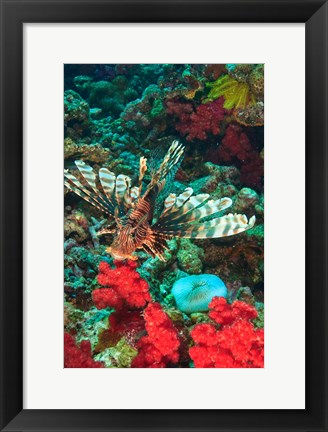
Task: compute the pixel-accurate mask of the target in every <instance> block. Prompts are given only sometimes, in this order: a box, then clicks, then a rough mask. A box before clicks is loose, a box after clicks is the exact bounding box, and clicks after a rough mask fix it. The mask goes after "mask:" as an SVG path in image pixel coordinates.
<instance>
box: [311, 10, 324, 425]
mask: <svg viewBox="0 0 328 432" xmlns="http://www.w3.org/2000/svg"><path fill="white" fill-rule="evenodd" d="M313 65H315V67H314V66H313ZM327 77H328V3H327V2H326V3H325V4H324V5H323V6H321V8H320V9H319V10H318V11H317V12H316V13H315V14H314V15H313V16H312V17H311V18H310V19H309V21H308V22H307V25H306V143H307V145H306V172H307V173H309V172H311V179H309V178H307V180H306V211H307V215H310V214H311V219H310V220H309V218H308V219H307V226H306V255H307V269H306V287H307V289H306V321H307V324H308V323H309V322H311V334H310V332H309V331H308V326H307V331H306V390H307V392H306V409H307V410H308V411H309V412H310V414H311V416H314V417H315V419H313V420H314V421H315V422H316V426H317V428H318V430H320V431H321V430H322V431H326V430H328V410H327V406H328V398H327V391H328V374H327V361H328V340H327V335H328V316H327V313H328V302H327V298H328V296H327V280H328V278H327V267H328V260H327V245H328V236H327V227H328V143H327V122H328V92H327ZM316 144H318V148H317V150H316V152H314V151H313V150H312V151H311V148H310V146H311V145H316ZM321 200H322V202H321ZM310 287H311V289H314V290H315V288H316V287H319V289H318V290H316V292H315V294H313V293H311V292H310V289H309V288H310ZM310 297H311V299H310ZM318 370H319V371H323V376H320V375H319V374H318ZM312 427H314V424H312Z"/></svg>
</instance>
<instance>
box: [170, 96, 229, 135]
mask: <svg viewBox="0 0 328 432" xmlns="http://www.w3.org/2000/svg"><path fill="white" fill-rule="evenodd" d="M223 103H224V99H223V98H219V99H216V100H215V101H213V102H209V103H206V104H201V105H199V106H197V108H196V110H194V109H193V105H192V104H191V103H190V102H188V103H184V102H180V101H174V100H172V101H168V102H167V113H168V114H173V115H174V116H175V117H177V118H178V122H177V124H176V129H177V131H178V132H180V134H181V135H182V136H186V140H187V141H192V140H193V139H195V138H197V139H199V140H206V139H207V137H208V134H212V135H218V134H219V133H220V123H221V121H222V120H223V119H224V117H225V114H226V112H227V111H226V110H225V109H224V108H223Z"/></svg>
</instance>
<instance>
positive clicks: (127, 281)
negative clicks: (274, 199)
mask: <svg viewBox="0 0 328 432" xmlns="http://www.w3.org/2000/svg"><path fill="white" fill-rule="evenodd" d="M64 71H65V73H64V89H65V91H64V165H65V169H68V170H69V171H70V172H72V173H73V175H76V177H77V178H78V180H79V181H81V182H82V183H83V185H86V184H87V180H86V179H85V178H82V177H83V176H81V175H80V174H79V171H78V170H77V169H76V166H75V164H74V162H75V161H76V160H81V161H83V162H85V163H86V164H87V165H89V166H90V167H91V168H92V169H93V170H94V171H95V172H96V173H98V172H99V169H100V168H101V167H104V168H106V169H107V170H109V171H111V172H112V173H114V174H115V176H117V175H118V174H123V175H126V176H129V177H130V179H131V188H132V187H133V186H136V185H138V177H139V174H140V173H139V161H140V157H145V158H147V165H148V169H147V171H146V172H145V174H144V178H143V180H142V182H141V190H142V192H144V191H145V190H146V188H147V185H148V184H149V182H150V178H151V172H152V170H153V166H152V165H151V163H150V161H151V160H152V158H153V155H154V154H155V155H156V154H158V155H163V154H165V152H166V150H167V148H168V145H169V143H172V141H173V140H175V139H178V140H179V141H180V143H181V145H183V146H184V147H185V149H184V159H183V161H182V163H181V165H180V166H179V168H178V170H177V172H176V175H175V180H174V181H173V180H172V179H171V180H170V187H169V188H168V191H167V192H168V193H167V195H169V194H172V196H174V195H175V196H176V197H178V196H179V195H181V194H183V193H184V191H185V190H186V188H192V189H193V195H192V196H193V197H194V198H195V196H197V195H202V196H203V197H205V195H204V194H208V195H210V198H207V199H208V200H209V201H210V200H211V199H213V200H214V201H215V200H220V199H221V198H223V197H226V198H228V199H229V202H230V203H231V213H232V214H234V213H237V214H241V215H245V216H246V217H247V218H251V217H252V216H253V215H255V216H256V223H255V225H254V226H253V227H252V228H251V229H250V230H248V231H246V232H244V233H241V234H238V236H232V237H229V236H228V237H222V238H213V239H212V238H205V239H202V238H200V237H201V233H200V234H199V237H198V238H172V239H170V240H168V241H167V247H168V249H167V250H165V251H164V252H163V258H164V261H161V260H160V259H159V258H157V257H155V258H153V257H151V256H149V254H147V253H146V252H145V251H144V250H141V249H137V250H136V252H135V254H134V256H133V258H134V259H135V261H130V260H128V261H124V262H122V261H119V262H116V261H115V262H114V261H113V258H112V257H111V256H110V254H109V253H108V246H109V245H112V244H113V241H114V238H115V236H114V235H113V233H112V232H107V233H105V234H103V235H98V232H99V231H102V230H105V228H106V227H107V226H108V223H109V219H108V217H107V215H106V214H104V213H103V212H102V211H100V210H99V208H95V207H93V206H90V205H89V204H88V203H86V202H84V201H83V199H82V198H81V197H79V196H77V195H76V194H75V193H73V192H72V191H71V190H69V189H68V188H66V187H65V189H64V194H65V195H64V197H65V207H64V209H65V213H64V294H65V296H64V302H65V303H64V331H65V336H64V338H65V339H64V341H65V356H64V357H65V358H64V366H65V367H68V368H69V367H74V368H75V367H87V368H88V367H91V368H96V367H97V368H98V367H101V368H103V367H106V368H131V367H134V368H148V367H150V368H154V367H155V368H156V367H161V368H164V367H169V368H170V367H174V368H189V367H197V368H198V367H263V366H264V360H263V351H264V347H263V345H264V337H263V328H264V308H265V306H264V193H263V192H264V129H263V124H264V66H263V65H260V64H248V65H247V64H245V65H242V64H205V65H201V64H198V65H193V64H85V65H72V64H66V65H65V66H64ZM76 173H77V174H76ZM96 187H97V188H100V190H101V187H102V186H101V184H100V182H99V179H98V178H97V179H96ZM165 193H166V191H165ZM107 198H108V197H107ZM107 198H106V197H105V200H106V199H107ZM194 198H193V199H194ZM204 203H205V205H204V207H203V208H202V213H204V214H205V213H206V211H207V210H208V209H209V208H211V205H212V204H211V203H210V205H209V206H207V205H206V201H204ZM205 208H206V209H207V210H206V211H205ZM189 210H190V209H189ZM199 210H200V208H198V209H197V208H195V209H194V210H193V212H194V214H195V215H196V214H197V212H198V214H199ZM184 211H188V206H186V207H185V208H184V210H183V212H184ZM226 213H227V212H224V213H223V212H220V211H219V212H217V213H216V214H213V215H212V214H210V215H208V216H206V217H204V220H203V221H204V222H208V221H210V220H211V219H213V218H214V217H215V218H216V217H222V216H224V215H225V214H226ZM187 214H188V213H187ZM115 217H116V220H117V214H116V215H115V214H114V216H113V220H115ZM232 217H233V216H232ZM184 218H185V220H186V217H185V216H184ZM182 220H183V218H182ZM194 223H196V221H195V222H194ZM203 234H204V233H203ZM211 277H214V278H218V279H219V280H220V281H221V279H222V280H223V281H224V283H223V282H222V281H221V283H222V285H220V284H219V283H218V284H217V285H216V288H213V287H214V286H215V284H214V285H213V286H211V287H209V285H208V283H207V282H206V283H203V285H202V286H200V287H199V292H200V294H201V295H200V297H197V296H196V297H197V298H195V299H194V298H193V294H195V292H193V290H191V292H190V293H189V292H188V293H187V294H188V296H187V298H184V300H183V301H185V304H187V303H188V305H189V306H190V304H193V303H192V302H193V300H196V303H195V304H196V306H195V305H194V306H195V307H191V308H190V307H189V306H188V305H187V306H183V305H182V303H183V301H181V302H180V301H179V299H178V296H177V295H175V294H176V289H175V288H176V287H179V286H186V285H188V284H189V287H190V283H189V282H188V281H190V280H192V279H194V278H196V279H197V278H199V279H200V280H202V281H203V282H204V281H210V278H211ZM189 278H191V279H189ZM218 279H215V280H216V281H217V280H218ZM187 282H188V283H187ZM174 287H175V288H174ZM218 290H221V291H218ZM182 291H184V290H182ZM204 293H205V294H206V295H205V294H204ZM177 299H178V300H177ZM204 304H205V306H204Z"/></svg>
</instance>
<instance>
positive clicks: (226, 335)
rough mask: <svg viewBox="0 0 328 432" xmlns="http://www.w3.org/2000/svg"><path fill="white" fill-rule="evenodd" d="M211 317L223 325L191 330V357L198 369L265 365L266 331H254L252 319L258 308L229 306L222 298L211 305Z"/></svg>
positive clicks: (198, 326) (247, 305) (208, 325)
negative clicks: (192, 341) (192, 343)
mask: <svg viewBox="0 0 328 432" xmlns="http://www.w3.org/2000/svg"><path fill="white" fill-rule="evenodd" d="M209 308H210V309H211V310H210V312H209V316H210V318H212V319H213V320H214V321H215V322H216V323H218V324H220V325H221V327H220V328H219V329H217V328H216V326H215V325H214V324H210V323H207V324H198V325H196V326H195V327H194V328H193V330H192V331H191V336H192V338H193V340H194V342H195V345H194V346H193V347H191V348H190V349H189V354H190V357H191V358H192V360H193V361H194V364H195V367H198V368H211V367H216V368H262V367H263V366H264V331H263V330H262V329H261V330H259V329H255V328H254V325H253V323H252V322H250V320H252V319H254V318H256V317H257V312H256V309H255V308H254V307H253V306H251V305H249V304H247V303H245V302H242V301H239V300H237V301H235V302H234V303H233V304H232V305H229V304H228V303H227V302H226V300H225V299H224V298H223V297H215V298H214V299H213V300H212V301H211V303H210V304H209Z"/></svg>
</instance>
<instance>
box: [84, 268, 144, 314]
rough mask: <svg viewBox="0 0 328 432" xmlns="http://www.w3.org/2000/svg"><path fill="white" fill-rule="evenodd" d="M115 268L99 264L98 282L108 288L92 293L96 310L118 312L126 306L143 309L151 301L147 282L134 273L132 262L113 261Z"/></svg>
mask: <svg viewBox="0 0 328 432" xmlns="http://www.w3.org/2000/svg"><path fill="white" fill-rule="evenodd" d="M114 264H115V265H116V268H111V267H110V265H109V264H108V263H107V262H105V261H102V262H101V263H100V264H99V274H98V282H99V284H100V285H103V286H105V287H108V288H100V289H97V290H94V291H93V293H92V298H93V302H94V304H95V305H96V307H97V308H98V309H104V308H105V307H107V306H108V307H112V308H114V309H116V310H120V309H122V308H123V306H125V305H127V306H128V307H129V308H143V307H145V306H146V304H147V302H149V301H150V300H151V296H150V294H149V291H148V288H149V287H148V284H147V282H146V281H145V280H144V279H142V278H141V277H140V275H139V273H138V272H137V271H136V268H137V264H136V263H135V262H134V261H127V263H126V264H124V263H123V262H122V261H114Z"/></svg>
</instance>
